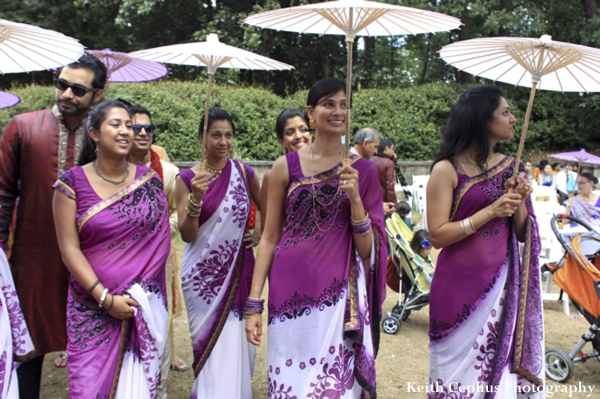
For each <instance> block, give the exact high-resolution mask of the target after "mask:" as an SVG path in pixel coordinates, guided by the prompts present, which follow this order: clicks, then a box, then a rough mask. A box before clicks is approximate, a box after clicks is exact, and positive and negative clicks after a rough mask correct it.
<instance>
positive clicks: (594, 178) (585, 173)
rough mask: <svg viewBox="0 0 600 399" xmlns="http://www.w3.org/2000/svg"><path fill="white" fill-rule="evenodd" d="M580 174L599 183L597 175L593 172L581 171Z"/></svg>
mask: <svg viewBox="0 0 600 399" xmlns="http://www.w3.org/2000/svg"><path fill="white" fill-rule="evenodd" d="M579 176H581V177H583V178H586V179H588V180H589V181H591V182H593V183H594V184H598V178H597V177H596V176H594V175H593V174H591V173H590V172H583V173H580V174H579Z"/></svg>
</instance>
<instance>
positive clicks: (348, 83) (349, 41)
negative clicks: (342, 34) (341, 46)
mask: <svg viewBox="0 0 600 399" xmlns="http://www.w3.org/2000/svg"><path fill="white" fill-rule="evenodd" d="M350 10H352V9H350ZM346 47H348V64H347V65H346V68H347V71H348V72H347V75H346V139H345V140H344V146H345V153H346V158H350V125H351V123H352V50H353V48H354V36H350V35H346Z"/></svg>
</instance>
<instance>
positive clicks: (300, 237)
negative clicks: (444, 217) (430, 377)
mask: <svg viewBox="0 0 600 399" xmlns="http://www.w3.org/2000/svg"><path fill="white" fill-rule="evenodd" d="M286 158H287V163H288V170H289V181H290V184H289V187H288V190H287V196H286V199H285V202H284V210H285V221H284V226H283V234H282V236H281V239H280V241H279V244H278V245H277V247H276V249H275V255H274V258H273V265H272V267H271V271H270V273H269V319H268V320H269V325H268V381H269V387H268V390H269V391H268V392H269V398H271V399H279V398H292V397H297V398H306V397H308V398H312V399H318V398H336V399H340V398H345V399H349V398H360V397H363V395H364V394H365V393H366V392H368V393H369V394H370V395H371V397H376V375H375V356H376V348H377V344H378V339H379V335H378V334H379V330H378V328H379V316H380V309H381V308H380V306H381V303H382V301H383V299H384V298H385V266H386V258H387V245H386V238H385V231H384V223H383V220H384V218H383V202H382V199H381V189H380V187H379V179H378V173H377V168H376V167H375V165H374V164H372V163H371V162H369V161H367V160H365V159H362V158H360V157H357V156H351V163H352V167H353V168H355V169H356V170H357V171H358V176H359V181H358V187H359V192H360V197H361V199H362V202H363V205H364V208H365V210H366V211H367V212H368V214H369V216H370V218H371V222H372V233H373V240H372V247H371V256H370V258H369V259H366V260H364V261H363V260H362V259H361V258H360V256H359V255H358V253H357V251H356V248H355V246H354V239H353V233H352V229H351V226H350V216H351V208H350V200H349V199H348V196H347V195H346V193H345V192H343V191H341V190H339V185H340V171H341V169H342V167H343V166H342V164H338V165H336V166H335V167H334V168H332V169H330V170H328V171H325V172H323V173H320V174H318V175H315V176H314V178H313V177H312V176H304V174H303V173H302V168H301V166H300V161H299V157H298V153H296V152H293V153H289V154H287V155H286ZM313 183H314V186H313Z"/></svg>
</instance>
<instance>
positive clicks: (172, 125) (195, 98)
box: [0, 81, 600, 161]
mask: <svg viewBox="0 0 600 399" xmlns="http://www.w3.org/2000/svg"><path fill="white" fill-rule="evenodd" d="M468 87H470V86H465V85H460V84H456V83H452V84H445V83H429V84H424V85H420V86H412V87H408V88H404V89H396V88H381V89H362V90H359V91H358V92H356V93H355V94H354V98H353V100H354V106H353V117H352V131H356V130H357V129H359V128H361V127H366V126H372V127H375V128H376V129H378V130H379V131H381V132H382V134H383V135H384V137H386V138H391V139H393V140H394V141H395V142H396V152H397V153H398V155H399V156H400V158H401V159H403V160H426V159H431V158H432V157H433V155H434V153H435V152H436V150H437V143H438V142H439V141H440V137H441V132H442V130H443V128H444V125H445V123H446V121H447V119H448V116H449V115H450V109H451V107H452V105H453V104H454V103H455V102H456V100H457V99H458V96H459V95H460V94H461V93H462V92H463V91H464V90H465V89H466V88H468ZM528 92H529V90H528V89H524V88H511V89H510V90H509V91H508V92H507V93H506V97H507V99H508V102H509V104H510V105H511V108H512V111H513V113H514V114H515V116H516V117H517V119H518V122H517V125H516V129H515V130H516V137H515V139H513V140H511V141H510V142H508V143H507V146H506V149H507V152H508V153H512V154H514V153H515V152H516V149H517V146H518V139H519V137H520V131H521V127H522V122H523V117H524V113H525V108H526V107H527V99H528ZM14 93H15V94H17V95H19V96H20V97H21V98H22V99H23V102H22V103H21V104H19V105H18V106H16V107H14V108H9V109H6V110H0V126H3V125H5V124H6V123H7V122H8V120H9V119H10V118H11V117H12V116H13V115H15V114H18V113H22V112H28V111H33V110H36V109H43V108H47V107H50V106H51V105H52V104H53V102H54V96H53V93H54V90H53V89H52V88H50V87H43V86H35V85H30V86H26V87H20V88H15V90H14ZM111 93H112V94H113V98H124V99H126V100H128V101H131V102H132V103H134V104H136V103H139V104H142V105H143V106H145V107H147V108H148V109H149V110H150V111H151V112H152V116H153V122H154V123H155V125H156V126H157V132H156V135H155V140H156V142H157V144H159V145H162V146H164V147H165V148H166V149H167V151H168V152H169V155H170V157H171V159H173V160H176V161H193V160H197V159H198V154H199V153H200V145H199V143H198V127H199V122H200V118H201V117H202V115H203V112H204V101H205V95H206V85H205V84H203V83H189V82H168V81H164V82H155V83H145V84H144V83H140V84H115V85H112V86H111ZM306 97H307V91H306V90H301V91H298V92H296V93H294V94H293V95H290V96H287V97H280V96H277V95H275V94H274V93H272V92H270V91H268V90H265V89H261V88H253V87H231V86H228V85H216V86H214V88H213V91H212V96H211V107H217V108H222V109H225V110H227V111H228V112H230V113H231V115H232V117H233V121H234V123H235V125H236V137H235V144H234V150H235V154H236V155H237V156H239V157H241V158H243V159H253V160H274V159H276V158H277V157H279V156H280V155H282V152H281V148H280V146H279V144H278V142H277V139H276V137H275V118H276V117H277V115H278V114H279V112H281V111H282V110H283V109H285V108H288V107H297V108H300V109H305V108H306ZM589 98H593V100H589V101H588V97H586V96H580V95H579V94H577V93H566V94H562V93H553V92H540V93H538V95H537V97H536V105H535V107H534V108H533V113H532V116H531V123H530V125H529V132H528V137H527V141H526V149H527V150H528V151H542V150H543V151H556V152H560V151H564V150H565V149H568V148H571V149H578V148H581V147H587V148H590V146H597V145H598V144H600V137H599V136H598V135H597V132H598V131H600V120H599V119H598V118H597V117H596V115H597V112H598V110H600V101H598V99H599V98H600V97H598V96H596V97H589Z"/></svg>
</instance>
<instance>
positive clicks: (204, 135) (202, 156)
mask: <svg viewBox="0 0 600 399" xmlns="http://www.w3.org/2000/svg"><path fill="white" fill-rule="evenodd" d="M214 73H215V72H214V71H212V70H211V69H210V68H209V69H208V86H207V88H206V102H205V103H204V127H203V128H202V152H201V153H200V169H199V170H200V172H204V169H205V166H206V140H207V136H208V131H207V130H208V111H209V107H210V91H211V89H212V77H213V74H214Z"/></svg>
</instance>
